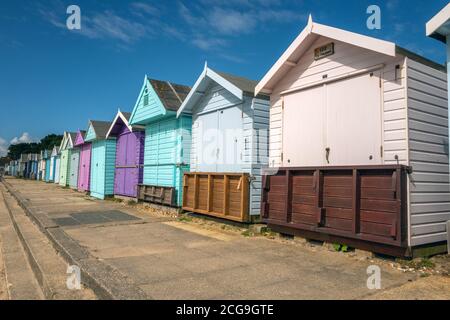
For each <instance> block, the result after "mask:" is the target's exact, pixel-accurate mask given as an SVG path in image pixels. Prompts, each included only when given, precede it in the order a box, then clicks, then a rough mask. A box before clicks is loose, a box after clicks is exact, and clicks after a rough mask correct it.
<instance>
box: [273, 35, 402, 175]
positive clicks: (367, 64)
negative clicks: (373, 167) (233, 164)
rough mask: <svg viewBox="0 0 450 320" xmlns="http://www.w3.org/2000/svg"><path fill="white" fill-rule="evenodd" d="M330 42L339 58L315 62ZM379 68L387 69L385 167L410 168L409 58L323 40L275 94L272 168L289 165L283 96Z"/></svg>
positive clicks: (384, 71)
mask: <svg viewBox="0 0 450 320" xmlns="http://www.w3.org/2000/svg"><path fill="white" fill-rule="evenodd" d="M330 42H334V44H335V54H334V55H332V56H330V57H327V58H324V59H320V60H317V61H315V60H314V49H315V48H317V47H320V46H321V45H324V44H327V43H330ZM377 65H384V66H383V68H382V69H381V78H382V93H383V98H382V101H383V103H384V109H383V113H382V121H383V128H382V135H383V137H382V141H383V163H384V164H397V163H399V164H405V165H406V164H408V160H409V159H408V152H407V148H408V143H407V103H406V102H407V100H406V67H405V58H404V57H402V56H397V57H395V58H392V57H387V56H384V55H381V54H379V53H376V52H372V51H369V50H367V49H363V48H359V47H356V46H352V45H349V44H345V43H342V42H339V41H335V40H332V39H329V38H326V37H319V38H318V39H317V40H316V41H315V42H314V43H313V45H312V46H311V48H310V49H309V50H307V52H306V53H305V54H304V55H303V57H302V59H301V60H300V61H299V62H298V64H297V65H296V66H295V67H294V68H292V70H290V71H289V72H288V73H287V74H286V75H285V76H284V77H283V79H281V80H280V81H279V83H278V84H277V85H276V87H275V88H274V90H273V92H272V94H271V108H270V137H269V146H270V150H269V165H270V166H271V167H280V166H283V165H286V163H283V161H282V150H283V131H282V128H283V98H282V94H281V93H282V92H284V91H286V90H290V89H294V88H298V87H301V86H306V85H308V84H312V83H320V81H322V79H323V76H324V75H325V74H326V75H327V78H332V77H338V76H344V75H346V74H349V73H351V72H355V71H358V70H363V69H367V68H371V67H374V66H377ZM397 157H398V161H397V159H396V158H397Z"/></svg>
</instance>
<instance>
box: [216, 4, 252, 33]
mask: <svg viewBox="0 0 450 320" xmlns="http://www.w3.org/2000/svg"><path fill="white" fill-rule="evenodd" d="M208 17H209V18H208V22H209V25H210V26H211V27H213V28H215V29H216V30H217V31H218V32H219V33H222V34H237V33H250V32H252V31H253V29H254V28H255V26H256V22H257V21H256V20H255V17H253V16H252V14H251V13H248V12H247V13H245V12H239V11H236V10H232V9H222V8H214V9H213V10H212V11H211V12H210V13H209V15H208Z"/></svg>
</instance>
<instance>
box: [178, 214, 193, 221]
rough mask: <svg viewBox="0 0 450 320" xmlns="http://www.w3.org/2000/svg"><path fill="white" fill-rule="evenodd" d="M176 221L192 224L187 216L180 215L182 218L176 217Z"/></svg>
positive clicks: (190, 218)
mask: <svg viewBox="0 0 450 320" xmlns="http://www.w3.org/2000/svg"><path fill="white" fill-rule="evenodd" d="M178 221H181V222H192V217H189V216H187V215H182V216H180V217H178Z"/></svg>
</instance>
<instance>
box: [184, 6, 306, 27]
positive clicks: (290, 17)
mask: <svg viewBox="0 0 450 320" xmlns="http://www.w3.org/2000/svg"><path fill="white" fill-rule="evenodd" d="M231 3H232V4H235V5H234V6H233V7H231V6H229V5H230V2H225V1H222V0H213V1H212V2H210V3H209V7H208V9H205V8H204V7H201V8H199V7H196V6H192V7H188V6H186V5H185V4H184V3H182V2H179V14H180V16H181V18H182V19H183V20H184V21H185V22H186V23H187V24H188V25H189V26H190V27H191V28H192V29H193V30H195V31H196V32H197V33H198V32H200V31H202V32H209V33H211V34H216V35H217V36H220V35H239V34H249V33H252V32H255V31H256V29H257V28H258V27H261V28H262V27H263V26H264V25H265V24H267V23H271V24H274V23H278V24H281V23H291V22H299V23H300V21H303V20H305V19H306V18H307V16H306V14H304V13H298V12H295V11H291V10H286V9H281V8H279V7H278V5H279V3H280V2H279V1H275V0H254V1H250V0H246V1H245V0H231Z"/></svg>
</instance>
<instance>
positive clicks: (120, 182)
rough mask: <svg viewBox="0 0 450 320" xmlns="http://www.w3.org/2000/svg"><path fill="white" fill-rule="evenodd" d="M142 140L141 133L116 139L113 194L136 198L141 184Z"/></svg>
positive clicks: (124, 134) (128, 134)
mask: <svg viewBox="0 0 450 320" xmlns="http://www.w3.org/2000/svg"><path fill="white" fill-rule="evenodd" d="M144 138H145V136H144V133H143V132H126V133H123V134H121V135H120V136H119V137H118V138H117V150H116V170H115V178H114V194H117V195H121V196H126V197H137V191H138V189H137V186H138V184H139V183H141V182H142V178H141V177H142V171H143V168H142V163H143V160H144V159H143V152H142V150H141V149H142V148H141V146H143V141H144Z"/></svg>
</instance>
